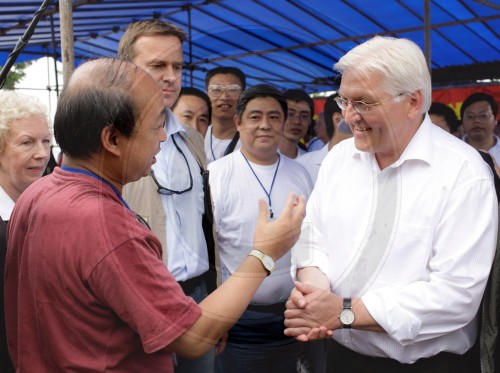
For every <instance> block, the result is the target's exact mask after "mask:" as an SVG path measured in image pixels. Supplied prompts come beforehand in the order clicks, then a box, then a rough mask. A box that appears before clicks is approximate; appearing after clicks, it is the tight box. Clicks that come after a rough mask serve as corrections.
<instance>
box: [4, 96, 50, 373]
mask: <svg viewBox="0 0 500 373" xmlns="http://www.w3.org/2000/svg"><path fill="white" fill-rule="evenodd" d="M50 143H51V133H50V130H49V125H48V117H47V113H46V109H45V108H44V106H43V105H42V104H40V103H39V102H38V101H37V100H36V99H35V98H33V97H31V96H26V95H22V94H19V93H16V92H15V91H8V90H2V91H0V269H1V271H0V306H1V307H0V372H14V369H13V367H12V363H11V361H10V358H9V355H8V351H7V341H6V337H5V319H4V303H3V302H4V297H3V273H4V264H5V252H6V249H7V240H6V237H5V232H6V226H7V221H8V220H9V219H10V214H11V213H12V209H13V208H14V204H15V203H16V201H17V199H18V198H19V196H20V195H21V193H22V192H23V191H24V190H25V189H26V188H27V187H29V186H30V185H31V184H32V183H33V182H34V181H36V180H38V179H40V178H41V177H42V174H43V172H44V170H45V167H46V166H47V162H48V160H49V153H50Z"/></svg>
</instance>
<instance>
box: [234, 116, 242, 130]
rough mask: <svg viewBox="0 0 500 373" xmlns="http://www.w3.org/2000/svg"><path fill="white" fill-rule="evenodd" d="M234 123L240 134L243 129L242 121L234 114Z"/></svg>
mask: <svg viewBox="0 0 500 373" xmlns="http://www.w3.org/2000/svg"><path fill="white" fill-rule="evenodd" d="M233 121H234V124H236V130H237V131H238V132H239V131H240V127H241V120H240V118H239V117H238V115H236V114H234V117H233Z"/></svg>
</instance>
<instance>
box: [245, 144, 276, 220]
mask: <svg viewBox="0 0 500 373" xmlns="http://www.w3.org/2000/svg"><path fill="white" fill-rule="evenodd" d="M241 155H242V156H243V158H245V161H247V165H248V167H250V170H251V171H252V173H253V176H255V178H256V179H257V181H258V182H259V184H260V186H261V188H262V190H263V191H264V193H266V195H267V200H268V202H269V218H270V219H272V218H273V217H274V213H273V204H272V201H271V193H272V192H273V186H274V181H275V180H276V175H277V174H278V168H279V166H280V161H281V157H280V155H279V153H278V164H277V165H276V170H274V176H273V181H272V182H271V188H269V193H268V192H267V189H266V188H264V185H263V184H262V181H260V179H259V177H258V176H257V174H256V173H255V171H254V169H253V168H252V165H251V164H250V162H249V161H248V159H247V157H245V155H244V154H243V153H241Z"/></svg>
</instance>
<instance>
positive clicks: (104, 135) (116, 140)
mask: <svg viewBox="0 0 500 373" xmlns="http://www.w3.org/2000/svg"><path fill="white" fill-rule="evenodd" d="M122 141H123V135H122V133H121V132H120V131H118V130H116V129H115V128H114V127H113V126H112V125H107V126H106V127H104V128H103V129H102V131H101V143H102V147H103V148H104V150H105V151H107V152H108V153H111V154H113V155H116V156H120V155H121V154H122V150H121V147H120V145H121V143H122Z"/></svg>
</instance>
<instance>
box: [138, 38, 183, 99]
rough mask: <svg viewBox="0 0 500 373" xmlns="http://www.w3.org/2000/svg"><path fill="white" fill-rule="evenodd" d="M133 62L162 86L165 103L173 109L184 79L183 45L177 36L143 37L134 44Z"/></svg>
mask: <svg viewBox="0 0 500 373" xmlns="http://www.w3.org/2000/svg"><path fill="white" fill-rule="evenodd" d="M132 62H133V63H134V64H136V65H137V66H139V67H142V68H143V69H144V70H146V71H147V72H148V73H149V74H150V75H151V76H152V77H153V79H154V80H156V82H157V83H158V84H159V85H160V88H161V90H162V93H163V103H164V106H165V107H166V108H171V107H172V105H173V104H174V102H175V100H177V97H178V96H179V92H180V90H181V77H182V43H181V41H180V40H179V38H178V37H177V36H173V35H168V36H165V35H152V36H141V37H140V38H139V39H137V41H136V42H135V43H134V58H133V59H132Z"/></svg>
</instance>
